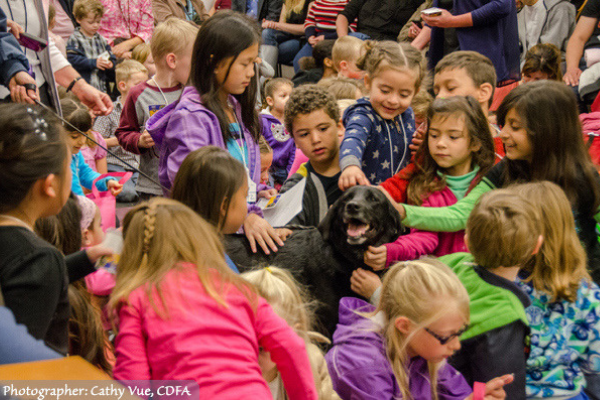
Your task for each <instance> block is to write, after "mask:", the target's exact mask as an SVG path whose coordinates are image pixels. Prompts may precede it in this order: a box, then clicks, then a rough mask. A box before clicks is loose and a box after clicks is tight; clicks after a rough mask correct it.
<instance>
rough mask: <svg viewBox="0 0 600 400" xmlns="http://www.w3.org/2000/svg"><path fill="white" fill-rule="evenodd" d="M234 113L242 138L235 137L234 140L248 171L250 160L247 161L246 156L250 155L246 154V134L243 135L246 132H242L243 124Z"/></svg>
mask: <svg viewBox="0 0 600 400" xmlns="http://www.w3.org/2000/svg"><path fill="white" fill-rule="evenodd" d="M233 115H234V117H235V123H236V124H237V126H238V128H239V129H240V139H234V140H233V141H234V142H235V145H236V146H237V148H238V150H239V151H240V154H241V155H242V163H243V164H244V168H246V169H247V170H248V171H250V169H249V167H248V164H249V162H250V160H248V161H246V157H249V156H248V155H246V150H245V149H244V136H243V134H244V133H243V132H242V125H240V123H239V121H238V119H237V115H235V112H234V113H233ZM240 142H241V143H240Z"/></svg>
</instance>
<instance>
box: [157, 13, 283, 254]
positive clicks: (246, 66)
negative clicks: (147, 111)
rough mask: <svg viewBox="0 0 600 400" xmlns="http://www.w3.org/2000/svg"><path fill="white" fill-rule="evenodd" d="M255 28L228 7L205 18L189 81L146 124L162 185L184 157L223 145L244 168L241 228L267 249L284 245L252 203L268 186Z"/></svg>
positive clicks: (265, 193) (252, 242) (172, 176)
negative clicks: (262, 158)
mask: <svg viewBox="0 0 600 400" xmlns="http://www.w3.org/2000/svg"><path fill="white" fill-rule="evenodd" d="M260 39H261V36H260V32H259V30H258V26H257V25H256V22H255V21H253V20H251V19H249V18H247V17H246V16H244V15H242V14H239V13H234V12H231V11H223V12H220V13H217V14H215V15H214V16H213V17H211V18H209V19H208V20H206V21H205V22H204V23H203V24H202V27H201V28H200V32H199V33H198V36H197V38H196V42H195V44H194V50H193V54H192V64H191V73H190V83H191V86H188V87H186V88H185V89H184V90H183V93H182V95H181V98H180V99H179V101H178V102H175V103H172V104H170V105H169V106H167V107H165V108H163V109H162V110H161V111H159V112H157V113H156V114H155V115H154V116H153V117H152V118H151V119H150V120H149V121H148V124H147V129H148V132H150V134H151V135H152V138H153V139H154V142H155V143H156V146H157V147H158V148H159V150H160V161H159V171H158V174H159V179H160V183H161V184H162V185H163V186H165V187H166V188H167V189H170V188H171V186H172V185H173V181H174V179H175V175H176V174H177V171H178V170H179V167H180V166H181V163H182V162H183V160H184V159H185V157H186V156H187V155H188V154H189V153H191V152H192V151H194V150H196V149H199V148H201V147H204V146H208V145H213V146H217V147H220V148H222V149H224V150H227V151H228V152H229V153H230V154H231V155H232V156H233V157H234V158H235V159H237V160H238V161H240V162H241V163H242V164H243V165H244V167H245V170H246V172H247V174H248V195H247V198H246V200H247V202H248V211H249V213H248V216H247V217H246V220H245V221H244V231H245V233H246V236H247V237H248V240H249V241H250V246H251V248H252V250H253V251H254V252H256V244H257V243H258V244H259V245H260V246H261V247H262V249H263V250H264V251H265V253H266V254H269V253H270V250H269V249H272V251H277V245H276V243H277V244H278V245H280V246H283V241H282V240H281V238H280V237H279V234H278V233H277V232H276V231H275V230H274V229H273V228H272V227H271V226H270V225H269V223H268V222H267V221H265V220H264V219H263V218H262V213H261V211H260V209H259V208H258V207H257V206H256V205H255V204H254V203H256V201H257V199H258V198H259V197H267V198H268V197H270V196H271V194H272V191H270V190H269V188H268V187H267V186H266V185H261V184H260V151H259V147H258V139H259V137H260V130H261V129H260V122H259V117H258V113H257V111H256V108H255V101H256V96H257V93H256V90H257V88H258V84H257V82H256V80H257V76H256V74H255V70H256V63H257V62H258V61H259V58H258V48H259V45H260Z"/></svg>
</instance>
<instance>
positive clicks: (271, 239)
mask: <svg viewBox="0 0 600 400" xmlns="http://www.w3.org/2000/svg"><path fill="white" fill-rule="evenodd" d="M244 232H245V233H246V238H248V242H250V248H251V249H252V252H253V253H256V243H258V245H259V246H260V247H261V248H262V249H263V251H264V252H265V254H267V255H268V254H271V251H270V250H269V248H271V250H273V251H277V246H276V245H275V242H277V244H278V245H279V246H283V240H281V238H280V237H279V235H278V234H277V232H276V231H275V229H273V227H272V226H271V225H270V224H269V223H268V222H267V221H265V220H264V218H261V217H260V216H258V215H256V214H253V213H250V214H248V216H247V217H246V219H245V220H244Z"/></svg>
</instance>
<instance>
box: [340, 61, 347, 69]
mask: <svg viewBox="0 0 600 400" xmlns="http://www.w3.org/2000/svg"><path fill="white" fill-rule="evenodd" d="M346 69H348V61H346V60H342V61H340V68H339V70H340V71H343V70H346Z"/></svg>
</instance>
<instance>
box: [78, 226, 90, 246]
mask: <svg viewBox="0 0 600 400" xmlns="http://www.w3.org/2000/svg"><path fill="white" fill-rule="evenodd" d="M81 244H82V246H83V247H89V246H91V245H92V238H91V237H90V230H89V229H84V230H83V232H81Z"/></svg>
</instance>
